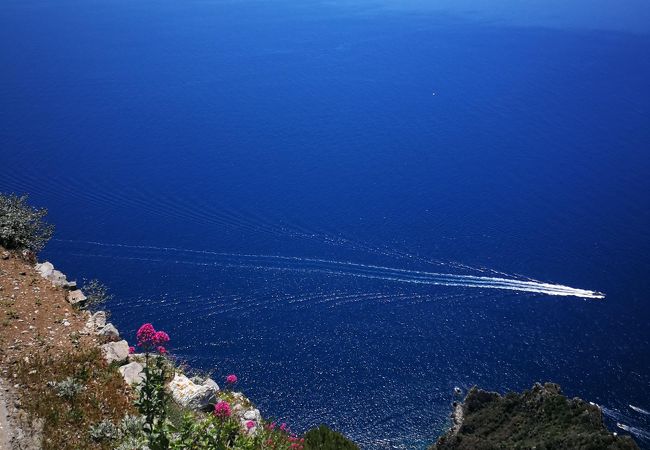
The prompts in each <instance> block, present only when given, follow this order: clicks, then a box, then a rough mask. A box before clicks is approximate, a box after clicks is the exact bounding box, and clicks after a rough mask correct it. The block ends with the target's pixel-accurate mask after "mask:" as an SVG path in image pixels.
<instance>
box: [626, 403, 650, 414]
mask: <svg viewBox="0 0 650 450" xmlns="http://www.w3.org/2000/svg"><path fill="white" fill-rule="evenodd" d="M628 406H629V407H630V408H632V409H633V410H634V411H636V412H638V413H641V414H645V415H646V416H647V415H650V411H646V410H645V409H643V408H639V407H638V406H634V405H628Z"/></svg>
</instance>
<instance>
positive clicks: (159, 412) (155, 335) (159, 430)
mask: <svg viewBox="0 0 650 450" xmlns="http://www.w3.org/2000/svg"><path fill="white" fill-rule="evenodd" d="M136 337H137V339H138V346H139V347H140V348H142V349H143V350H144V354H145V364H144V369H143V375H144V380H143V381H142V383H140V384H139V385H138V398H137V399H136V401H135V406H136V407H137V408H138V411H139V412H140V414H141V415H142V416H143V418H144V425H143V430H144V432H145V433H146V435H147V438H148V441H149V447H150V448H151V449H152V450H166V449H167V448H169V437H168V429H169V427H170V424H169V422H168V420H167V404H168V403H169V400H170V399H169V394H168V393H167V391H166V390H165V381H166V380H167V371H166V363H165V358H164V355H165V354H166V353H167V350H166V349H165V347H164V345H165V344H166V343H167V342H169V336H168V335H167V333H165V332H164V331H156V330H155V329H154V327H153V325H151V324H150V323H146V324H144V325H142V326H141V327H140V329H139V330H138V332H137V335H136ZM153 351H156V352H157V354H153V355H152V352H153Z"/></svg>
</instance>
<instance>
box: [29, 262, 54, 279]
mask: <svg viewBox="0 0 650 450" xmlns="http://www.w3.org/2000/svg"><path fill="white" fill-rule="evenodd" d="M34 268H35V269H36V271H37V272H38V273H40V274H41V276H42V277H43V278H47V277H49V276H50V275H51V274H52V271H53V270H54V266H53V265H52V263H51V262H48V261H45V262H44V263H42V264H36V265H35V266H34Z"/></svg>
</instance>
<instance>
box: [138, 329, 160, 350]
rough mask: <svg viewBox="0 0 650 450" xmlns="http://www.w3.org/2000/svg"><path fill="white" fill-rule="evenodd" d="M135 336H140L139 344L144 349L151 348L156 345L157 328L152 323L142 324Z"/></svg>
mask: <svg viewBox="0 0 650 450" xmlns="http://www.w3.org/2000/svg"><path fill="white" fill-rule="evenodd" d="M135 336H136V337H137V338H138V346H140V347H142V348H144V349H149V348H151V347H153V346H154V345H155V342H154V339H155V336H156V330H155V329H154V327H153V325H151V324H150V323H145V324H144V325H142V326H141V327H140V329H139V330H138V332H137V333H136V335H135Z"/></svg>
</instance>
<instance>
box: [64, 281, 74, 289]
mask: <svg viewBox="0 0 650 450" xmlns="http://www.w3.org/2000/svg"><path fill="white" fill-rule="evenodd" d="M63 289H67V290H69V291H75V290H77V282H76V281H68V282H66V283H65V284H64V285H63Z"/></svg>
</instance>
